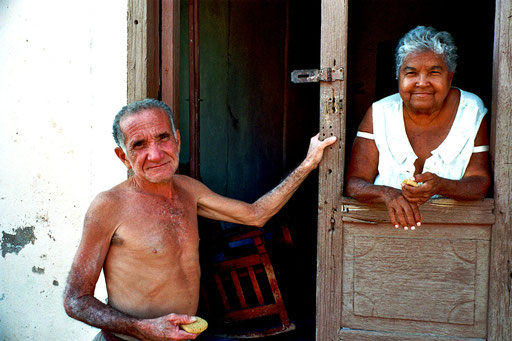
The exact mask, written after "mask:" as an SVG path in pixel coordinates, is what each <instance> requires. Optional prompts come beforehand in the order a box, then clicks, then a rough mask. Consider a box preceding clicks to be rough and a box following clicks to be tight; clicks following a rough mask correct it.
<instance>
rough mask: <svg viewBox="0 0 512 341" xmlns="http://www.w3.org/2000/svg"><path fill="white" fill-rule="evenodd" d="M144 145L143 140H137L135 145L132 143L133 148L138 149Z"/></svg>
mask: <svg viewBox="0 0 512 341" xmlns="http://www.w3.org/2000/svg"><path fill="white" fill-rule="evenodd" d="M140 147H142V142H135V143H134V144H133V145H132V148H133V149H138V148H140Z"/></svg>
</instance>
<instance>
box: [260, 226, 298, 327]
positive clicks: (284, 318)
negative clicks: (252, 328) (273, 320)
mask: <svg viewBox="0 0 512 341" xmlns="http://www.w3.org/2000/svg"><path fill="white" fill-rule="evenodd" d="M254 243H255V245H256V247H257V249H258V253H259V254H260V257H261V258H262V259H263V266H264V268H265V272H266V274H267V278H268V281H269V284H270V287H271V289H272V294H273V295H274V300H275V302H276V303H275V304H276V306H277V308H278V310H279V317H280V318H281V323H282V324H283V326H284V327H288V326H289V325H290V319H289V317H288V313H287V312H286V307H285V306H284V301H283V297H282V295H281V290H279V285H278V284H277V279H276V275H275V272H274V268H273V266H272V263H271V262H270V257H269V256H268V253H267V249H266V247H265V245H264V243H263V240H262V239H261V237H259V236H258V237H255V238H254Z"/></svg>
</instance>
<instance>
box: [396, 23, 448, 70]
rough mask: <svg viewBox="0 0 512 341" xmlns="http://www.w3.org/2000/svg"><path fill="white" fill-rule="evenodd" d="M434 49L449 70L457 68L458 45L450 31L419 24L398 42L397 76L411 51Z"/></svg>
mask: <svg viewBox="0 0 512 341" xmlns="http://www.w3.org/2000/svg"><path fill="white" fill-rule="evenodd" d="M425 51H432V52H434V53H435V54H437V55H440V56H441V57H442V58H443V60H444V62H445V63H446V65H447V67H448V71H449V72H455V69H456V68H457V47H456V46H455V44H454V39H453V37H452V35H451V34H450V33H448V32H445V31H442V32H439V31H437V30H436V29H435V28H433V27H425V26H418V27H416V28H414V29H412V30H410V31H409V32H407V33H406V34H405V35H404V36H403V37H402V39H400V41H399V42H398V46H397V47H396V53H395V68H396V78H397V79H398V75H399V73H400V68H401V67H402V64H403V62H404V60H405V58H406V57H407V56H409V55H410V54H411V53H418V52H425Z"/></svg>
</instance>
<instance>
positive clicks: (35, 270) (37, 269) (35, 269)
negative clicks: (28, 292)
mask: <svg viewBox="0 0 512 341" xmlns="http://www.w3.org/2000/svg"><path fill="white" fill-rule="evenodd" d="M32 272H33V273H36V274H40V275H43V274H44V268H40V267H37V268H36V266H35V265H34V266H33V267H32Z"/></svg>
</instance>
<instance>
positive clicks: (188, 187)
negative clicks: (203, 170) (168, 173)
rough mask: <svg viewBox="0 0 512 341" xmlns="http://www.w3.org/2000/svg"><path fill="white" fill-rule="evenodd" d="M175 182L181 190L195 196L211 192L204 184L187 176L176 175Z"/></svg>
mask: <svg viewBox="0 0 512 341" xmlns="http://www.w3.org/2000/svg"><path fill="white" fill-rule="evenodd" d="M173 181H174V184H175V185H176V186H177V187H178V188H179V189H180V190H182V191H185V192H187V193H188V194H190V195H193V196H197V195H200V194H201V193H202V192H204V191H209V189H208V187H206V185H204V184H203V183H202V182H200V181H199V180H196V179H194V178H192V177H190V176H187V175H182V174H176V175H174V177H173Z"/></svg>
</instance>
